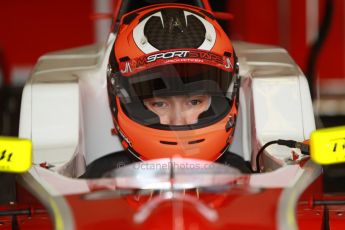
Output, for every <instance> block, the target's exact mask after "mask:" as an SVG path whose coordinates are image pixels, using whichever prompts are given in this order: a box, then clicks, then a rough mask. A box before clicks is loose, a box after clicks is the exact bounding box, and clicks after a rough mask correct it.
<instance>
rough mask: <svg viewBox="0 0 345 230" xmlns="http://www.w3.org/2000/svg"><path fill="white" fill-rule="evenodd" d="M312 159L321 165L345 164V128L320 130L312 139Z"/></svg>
mask: <svg viewBox="0 0 345 230" xmlns="http://www.w3.org/2000/svg"><path fill="white" fill-rule="evenodd" d="M310 152H311V158H312V160H314V161H315V162H316V163H319V164H336V163H343V162H345V126H341V127H335V128H326V129H319V130H316V131H314V132H313V133H312V134H311V137H310Z"/></svg>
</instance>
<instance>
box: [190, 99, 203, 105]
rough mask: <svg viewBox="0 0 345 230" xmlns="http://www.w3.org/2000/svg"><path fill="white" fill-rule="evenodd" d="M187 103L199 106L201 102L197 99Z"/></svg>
mask: <svg viewBox="0 0 345 230" xmlns="http://www.w3.org/2000/svg"><path fill="white" fill-rule="evenodd" d="M189 103H190V104H191V105H199V104H201V101H200V100H198V99H193V100H190V102H189Z"/></svg>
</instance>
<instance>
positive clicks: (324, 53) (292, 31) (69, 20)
mask: <svg viewBox="0 0 345 230" xmlns="http://www.w3.org/2000/svg"><path fill="white" fill-rule="evenodd" d="M113 1H117V0H59V1H45V0H35V1H27V0H11V1H0V28H1V29H0V135H7V136H17V135H18V123H19V112H20V102H21V93H22V89H23V86H24V84H25V82H26V80H27V79H28V77H29V76H30V72H31V71H32V70H33V68H34V65H35V63H36V61H37V59H38V58H39V57H40V56H41V55H43V54H45V53H47V52H51V51H57V50H62V49H68V48H72V47H76V46H83V45H89V44H92V43H103V42H105V40H106V38H107V34H108V33H109V31H110V25H111V18H110V17H105V18H103V19H99V18H98V19H95V17H93V16H95V15H96V14H100V13H101V14H104V15H107V14H111V12H112V9H113ZM123 1H126V0H123ZM132 1H136V2H138V4H140V2H141V1H144V0H132ZM146 1H149V0H146ZM150 1H151V0H150ZM210 4H211V7H212V8H213V10H214V11H220V12H229V13H232V14H233V15H234V18H233V19H232V20H231V21H220V23H221V25H222V26H223V27H224V29H225V30H226V31H227V32H228V34H229V35H230V38H231V39H232V40H243V41H247V42H253V43H260V44H270V45H276V46H281V47H283V48H285V49H287V50H288V52H289V53H290V55H291V56H292V58H293V59H294V60H295V61H296V63H297V64H298V65H299V66H300V67H301V69H302V71H303V72H304V73H305V75H306V76H307V77H308V79H309V83H310V87H311V89H312V95H313V103H314V110H315V115H316V118H317V126H318V127H323V126H327V127H329V126H336V125H345V1H344V0H265V1H257V0H210Z"/></svg>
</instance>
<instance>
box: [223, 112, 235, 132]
mask: <svg viewBox="0 0 345 230" xmlns="http://www.w3.org/2000/svg"><path fill="white" fill-rule="evenodd" d="M233 127H235V118H234V117H233V116H231V115H230V116H229V120H228V122H227V123H226V125H225V130H226V132H229V130H230V129H231V128H233Z"/></svg>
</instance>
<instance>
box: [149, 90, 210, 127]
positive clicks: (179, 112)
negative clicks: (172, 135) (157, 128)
mask: <svg viewBox="0 0 345 230" xmlns="http://www.w3.org/2000/svg"><path fill="white" fill-rule="evenodd" d="M210 103H211V97H210V96H208V95H193V96H169V97H154V98H149V99H145V100H144V104H145V106H146V107H147V108H148V109H149V110H151V111H152V112H154V113H155V114H157V115H158V117H159V119H160V123H161V124H163V125H191V124H195V123H197V122H198V117H199V115H200V114H201V113H202V112H204V111H206V110H207V109H208V108H209V106H210Z"/></svg>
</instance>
